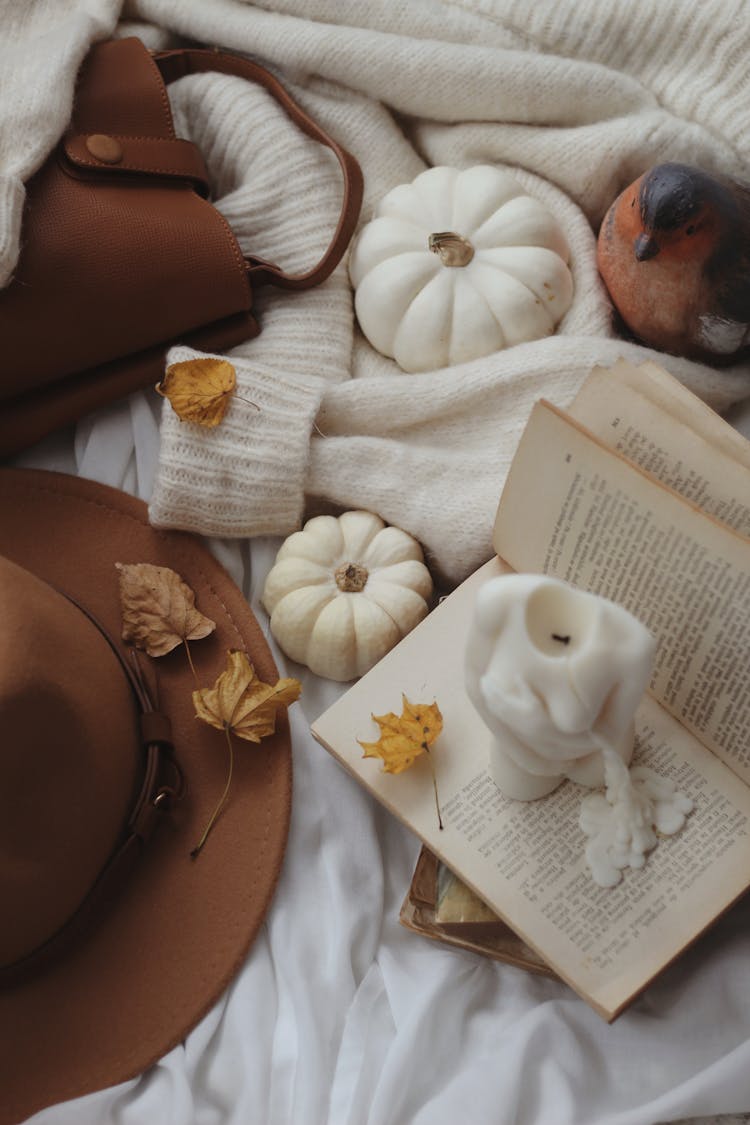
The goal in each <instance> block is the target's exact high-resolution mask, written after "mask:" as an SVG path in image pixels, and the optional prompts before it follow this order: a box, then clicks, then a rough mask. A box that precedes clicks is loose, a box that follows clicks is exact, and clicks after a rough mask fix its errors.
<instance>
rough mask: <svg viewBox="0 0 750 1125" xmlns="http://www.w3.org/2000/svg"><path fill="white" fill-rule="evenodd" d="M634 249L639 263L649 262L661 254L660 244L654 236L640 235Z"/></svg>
mask: <svg viewBox="0 0 750 1125" xmlns="http://www.w3.org/2000/svg"><path fill="white" fill-rule="evenodd" d="M633 249H634V251H635V256H636V258H637V260H638V261H639V262H647V261H648V260H649V258H653V257H655V255H656V254H658V253H659V243H658V242H657V241H656V239H655V238H654V236H653V235H652V234H645V233H644V234H639V235H638V237H637V238H636V239H635V241H634V243H633Z"/></svg>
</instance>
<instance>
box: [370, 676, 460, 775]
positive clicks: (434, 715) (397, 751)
mask: <svg viewBox="0 0 750 1125" xmlns="http://www.w3.org/2000/svg"><path fill="white" fill-rule="evenodd" d="M401 700H402V710H401V714H400V715H395V714H394V713H393V711H389V712H388V714H387V715H373V716H372V717H373V719H374V720H375V722H376V723H377V724H378V726H379V727H380V738H379V739H378V740H377V742H362V741H361V740H360V739H357V741H358V742H359V744H360V746H361V747H362V749H363V750H364V755H363V756H364V757H365V758H381V759H382V762H383V770H384V771H385V772H386V773H402V772H403V771H404V770H408V768H409V766H411V765H413V764H414V762H415V761H416V760H417V758H418V757H419V756H420V754H424V752H425V751H426V750H429V748H430V746H431V745H432V743H433V742H434V741H435V739H436V738H437V736H438V735H439V734H440V732H441V730H442V729H443V716H442V715H441V714H440V708H439V707H438V705H437V703H410V702H409V700H408V699H407V698H406V696H405V695H403V694H402V696H401Z"/></svg>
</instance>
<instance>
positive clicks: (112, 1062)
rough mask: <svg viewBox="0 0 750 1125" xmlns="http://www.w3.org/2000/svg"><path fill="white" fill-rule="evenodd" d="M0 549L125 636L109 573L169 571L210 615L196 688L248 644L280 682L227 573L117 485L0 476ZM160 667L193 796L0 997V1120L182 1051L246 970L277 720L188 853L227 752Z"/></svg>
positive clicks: (285, 802)
mask: <svg viewBox="0 0 750 1125" xmlns="http://www.w3.org/2000/svg"><path fill="white" fill-rule="evenodd" d="M0 554H3V555H5V556H6V557H7V558H10V559H12V560H13V561H14V562H16V563H18V564H20V565H22V566H24V567H26V568H27V569H28V570H30V571H32V572H33V573H35V574H36V575H38V576H39V577H41V578H43V579H45V580H46V581H48V582H50V583H51V584H53V585H54V586H56V587H57V588H58V589H60V590H62V591H63V592H65V593H67V594H70V595H71V596H72V597H74V598H75V599H76V600H78V601H79V602H80V603H81V604H82V605H83V606H84V607H85V608H86V609H87V610H89V611H90V612H92V613H93V614H94V615H95V616H96V618H97V619H98V620H99V621H100V622H101V623H102V625H103V626H104V627H105V628H106V629H107V630H108V631H109V632H110V634H111V635H112V636H114V637H116V638H118V639H119V637H120V632H121V619H120V608H119V598H118V574H117V571H116V568H115V565H114V564H115V563H116V562H125V563H137V562H150V563H155V564H157V565H160V566H168V567H171V568H172V569H173V570H176V571H177V572H178V573H179V574H180V575H181V576H182V577H183V578H184V580H185V581H186V582H187V583H188V585H189V586H191V587H192V589H193V590H194V591H195V594H196V604H197V606H198V608H199V609H200V611H201V612H202V613H204V614H206V615H207V616H208V617H210V618H212V619H213V620H214V621H215V622H216V631H215V632H214V633H213V634H212V635H211V636H210V637H207V638H205V639H203V640H201V641H199V642H195V643H194V644H192V645H191V655H192V657H193V661H194V664H195V666H196V671H197V676H198V680H199V683H200V686H210V685H211V684H212V683H213V682H214V680H215V678H216V677H217V675H218V674H219V673H220V672H221V671H223V669H224V665H225V653H226V651H227V650H228V649H230V648H240V649H244V650H246V651H247V653H248V655H249V658H250V660H251V662H252V663H253V664H254V666H255V668H256V670H257V672H258V675H259V676H260V677H261V679H263V680H265V681H270V682H274V681H275V679H276V678H277V676H278V673H277V670H276V667H275V665H274V661H273V657H272V656H271V653H270V650H269V648H268V645H267V643H266V640H265V637H264V636H263V633H262V631H261V629H260V626H259V625H258V622H257V621H256V619H255V617H254V616H253V613H252V611H251V609H250V607H249V606H248V604H247V602H246V601H245V599H244V598H243V596H242V594H241V593H240V591H239V590H238V589H237V587H236V586H235V584H234V583H233V582H232V580H231V579H230V578H229V576H228V575H227V573H226V572H225V571H224V569H223V568H222V567H221V566H220V564H219V563H218V562H217V561H216V560H215V559H214V558H213V556H212V555H211V554H210V553H209V552H208V551H207V550H206V548H205V547H204V546H202V545H201V543H200V542H199V541H198V540H197V539H195V538H194V537H193V536H191V535H187V534H183V533H180V532H168V531H159V530H157V529H155V528H153V527H151V526H150V525H149V523H148V518H147V511H146V506H145V505H144V504H143V503H141V502H140V501H138V500H136V499H134V498H132V497H130V496H128V495H126V494H124V493H122V492H118V491H116V490H115V489H112V488H108V487H106V486H104V485H100V484H96V483H94V482H91V481H86V480H81V479H79V478H76V477H70V476H65V475H62V474H58V473H50V472H44V471H39V470H16V469H2V470H0ZM144 659H145V660H146V661H148V658H144ZM155 663H156V664H157V678H158V686H159V707H160V709H161V710H162V711H164V712H165V713H166V714H167V715H168V716H169V718H170V720H171V723H172V731H173V736H174V746H175V756H176V757H177V759H178V761H179V764H180V766H181V768H182V770H183V772H184V775H185V780H186V784H187V792H186V796H185V797H184V798H183V800H182V801H181V803H180V805H179V806H178V807H177V809H176V810H175V813H174V814H173V815H172V816H170V818H169V820H168V822H167V823H166V824H164V825H161V826H160V827H159V829H158V831H157V832H156V833H155V835H154V837H153V839H152V840H151V841H150V842H149V844H148V846H147V849H146V851H145V853H144V855H143V857H142V859H141V861H140V862H139V864H138V867H137V869H136V870H135V872H134V873H133V874H132V876H131V877H130V878H129V880H128V881H127V883H126V885H125V887H124V888H123V891H122V893H121V895H120V896H119V897H118V899H117V901H116V902H115V903H114V905H113V906H112V907H111V908H110V909H109V910H108V911H107V913H106V914H105V915H104V916H103V917H102V918H101V919H100V920H99V921H98V922H97V923H96V925H95V926H94V927H93V928H92V929H91V930H90V931H89V932H88V933H87V934H86V935H85V936H84V937H82V938H81V939H80V941H79V942H78V943H77V944H76V945H75V946H74V947H72V948H71V949H69V950H66V952H65V954H64V955H63V956H62V957H61V958H59V959H58V960H56V961H53V962H52V963H51V964H49V965H48V966H47V967H45V968H44V969H43V970H42V971H40V973H39V974H38V975H36V976H33V977H31V978H30V979H27V980H25V981H24V982H23V983H22V984H19V985H16V986H14V987H12V988H5V989H2V990H0V1058H2V1060H3V1066H2V1069H3V1075H4V1077H3V1083H2V1086H3V1089H2V1095H1V1096H0V1105H1V1106H2V1108H1V1109H0V1120H2V1121H3V1122H4V1121H8V1122H17V1121H19V1120H22V1119H25V1118H26V1117H28V1116H29V1115H31V1114H32V1113H33V1112H35V1111H37V1110H39V1109H41V1108H43V1107H45V1106H48V1105H52V1104H55V1103H57V1102H60V1101H63V1100H66V1099H69V1098H73V1097H77V1096H80V1095H82V1094H85V1093H89V1092H91V1091H93V1090H97V1089H102V1088H103V1087H106V1086H111V1085H114V1084H116V1083H119V1082H123V1081H125V1080H126V1079H129V1078H132V1077H135V1076H136V1075H138V1074H140V1073H142V1072H143V1071H144V1070H145V1069H146V1068H147V1067H149V1066H150V1065H151V1064H153V1063H154V1062H156V1061H157V1060H158V1059H159V1058H161V1057H162V1056H163V1055H164V1054H166V1053H167V1052H168V1051H169V1050H170V1049H171V1048H172V1047H174V1046H175V1045H176V1044H177V1043H179V1042H180V1041H181V1040H182V1039H183V1038H184V1037H185V1035H186V1034H187V1033H188V1032H189V1031H190V1030H191V1029H192V1028H193V1027H194V1026H195V1024H196V1023H198V1021H199V1020H200V1019H201V1018H202V1016H203V1015H204V1014H205V1013H206V1012H207V1011H208V1010H209V1009H210V1008H211V1007H212V1005H213V1004H214V1003H215V1001H216V1000H217V999H218V997H219V996H220V995H221V993H222V992H223V991H224V989H225V988H226V986H227V985H228V984H229V982H230V980H231V979H232V977H233V976H234V974H235V973H236V972H237V970H238V969H239V967H240V966H241V964H242V962H243V960H244V958H245V956H246V954H247V951H248V949H249V947H250V944H251V942H252V940H253V938H254V937H255V935H256V933H257V931H258V929H259V927H260V925H261V922H262V921H263V917H264V915H265V913H266V910H267V909H268V906H269V903H270V900H271V897H272V894H273V891H274V887H275V885H276V882H277V879H278V875H279V871H280V868H281V863H282V859H283V855H284V849H285V846H286V840H287V834H288V828H289V818H290V813H291V785H292V766H291V746H290V739H289V727H288V722H287V719H286V715H285V714H282V715H279V718H278V722H277V731H276V734H275V735H273V736H271V737H268V738H265V739H263V741H262V742H261V743H260V744H257V745H254V744H250V743H245V742H242V743H236V745H235V751H234V759H235V765H234V778H233V782H232V789H231V793H230V798H229V801H228V803H227V805H226V806H225V809H224V811H223V813H222V815H221V817H220V819H219V820H218V821H217V823H216V825H215V827H214V829H213V831H212V834H211V836H210V837H209V840H208V842H207V844H206V846H205V848H204V849H203V851H202V852H201V854H200V855H199V856H198V857H197V859H191V857H190V851H191V849H192V848H193V847H194V845H195V844H196V843H197V840H198V839H199V837H200V835H201V832H202V830H203V828H204V826H205V824H206V822H207V820H208V818H209V817H210V815H211V812H212V810H213V808H214V806H215V805H216V802H217V801H218V799H219V797H220V795H221V792H222V789H223V787H224V783H225V781H226V774H227V766H228V748H227V744H226V741H225V739H224V738H223V736H222V734H221V733H220V732H219V731H217V730H214V729H212V728H210V727H208V726H206V725H205V724H204V723H201V722H199V721H198V720H196V718H195V716H194V711H193V707H192V700H191V693H192V691H193V689H194V687H195V683H194V680H193V676H192V673H191V671H190V667H189V664H188V661H187V659H186V656H185V653H184V651H183V650H182V648H181V647H180V648H178V649H176V650H174V651H173V652H172V653H170V654H169V655H168V656H165V657H162V658H160V659H159V660H158V661H156V662H155ZM102 751H103V752H106V732H103V744H102Z"/></svg>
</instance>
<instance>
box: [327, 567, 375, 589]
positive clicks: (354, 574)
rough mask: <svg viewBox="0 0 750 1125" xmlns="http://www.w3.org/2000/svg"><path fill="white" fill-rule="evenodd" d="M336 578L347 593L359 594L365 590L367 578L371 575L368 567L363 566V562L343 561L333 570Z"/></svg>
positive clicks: (340, 587) (339, 586) (337, 582)
mask: <svg viewBox="0 0 750 1125" xmlns="http://www.w3.org/2000/svg"><path fill="white" fill-rule="evenodd" d="M333 576H334V578H335V579H336V585H337V586H338V588H339V590H343V591H344V593H345V594H358V593H360V591H361V590H364V588H365V586H366V585H367V579H368V578H369V577H370V576H369V574H368V573H367V568H366V567H364V566H362V564H361V563H351V562H350V563H342V564H341V566H339V567H337V568H336V570H335V571H334V572H333Z"/></svg>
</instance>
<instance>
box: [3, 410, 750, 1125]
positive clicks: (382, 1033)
mask: <svg viewBox="0 0 750 1125" xmlns="http://www.w3.org/2000/svg"><path fill="white" fill-rule="evenodd" d="M156 418H157V407H156V404H155V403H154V402H153V401H151V400H150V399H149V397H147V395H146V394H138V395H135V396H133V397H132V398H131V399H130V400H128V401H127V402H124V403H120V404H118V405H116V406H113V407H111V408H109V409H107V410H105V411H103V412H101V413H100V414H99V415H97V416H96V417H95V418H93V419H87V420H85V421H84V422H81V423H80V424H79V425H78V427H77V431H76V434H75V437H73V435H66V434H64V435H59V436H55V437H54V438H52V439H49V440H48V441H46V442H45V443H43V444H42V445H41V446H39V447H37V448H36V449H34V450H33V451H31V452H29V453H27V454H26V455H25V456H23V457H22V458H20V459H19V461H18V463H20V464H25V465H34V466H37V467H42V468H52V469H60V470H63V471H71V472H76V473H78V474H79V475H82V476H86V477H91V478H94V479H97V480H100V481H103V482H105V483H108V484H111V485H115V486H119V487H123V488H125V489H126V490H127V491H130V492H133V493H135V494H137V495H140V496H141V497H144V498H145V497H147V496H148V495H149V492H150V488H151V481H152V479H153V473H154V465H155V458H156V450H157V446H158V427H157V421H156ZM733 421H734V422H735V424H737V425H738V427H739V428H741V429H743V430H744V432H745V433H746V434H749V435H750V411H749V410H747V409H745V411H744V412H742V411H740V412H736V413H735V415H734V417H733ZM277 545H278V543H277V541H272V540H263V539H257V540H254V541H253V542H252V543H249V544H248V543H247V542H234V543H231V544H226V543H214V544H213V547H214V549H215V550H216V553H217V554H218V555H219V557H220V558H221V560H222V561H223V562H224V564H225V565H226V566H227V567H228V569H229V570H230V572H231V573H232V575H233V576H234V578H235V579H236V580H237V581H238V583H239V584H240V585H241V586H242V588H243V590H244V592H245V594H246V595H247V596H248V597H249V599H250V602H251V604H252V606H253V608H254V610H255V612H256V615H257V616H258V619H259V620H260V622H261V624H262V625H263V627H264V629H265V630H266V633H268V629H267V624H268V622H267V616H266V614H265V613H264V611H263V610H262V608H261V607H260V605H259V600H258V599H259V592H260V591H261V589H262V584H263V580H264V576H265V574H266V573H267V570H268V568H269V566H270V564H271V562H272V560H273V558H274V554H275V550H276V547H277ZM271 645H272V647H273V648H274V652H275V655H276V659H277V661H278V664H279V668H280V670H281V671H282V674H283V672H284V671H288V672H289V673H291V674H294V675H297V676H299V677H300V678H301V680H302V682H303V694H302V699H301V702H300V703H299V704H297V705H295V706H294V707H293V708H292V711H291V720H292V733H293V748H294V770H295V773H294V800H293V814H292V824H291V831H290V836H289V844H288V849H287V853H286V858H285V862H284V867H283V871H282V875H281V880H280V883H279V886H278V890H277V893H276V896H275V898H274V900H273V903H272V906H271V909H270V912H269V914H268V918H267V921H266V924H265V925H264V927H263V929H262V931H261V933H260V934H259V936H258V938H257V940H256V942H255V944H254V946H253V948H252V950H251V952H250V954H249V956H248V959H247V962H246V964H245V965H244V967H243V969H242V971H241V972H240V974H239V976H238V977H237V978H236V980H235V981H234V983H233V984H232V986H231V987H230V989H229V990H228V992H227V994H226V995H225V996H224V997H222V999H221V1000H220V1001H219V1002H218V1003H217V1005H216V1007H215V1008H214V1010H213V1011H212V1012H211V1013H210V1014H209V1015H208V1016H207V1017H206V1018H205V1019H204V1020H203V1021H202V1022H201V1023H200V1024H199V1025H198V1027H197V1028H196V1029H195V1030H194V1031H193V1032H192V1033H191V1034H190V1035H189V1036H188V1038H187V1040H186V1041H185V1043H184V1044H183V1045H182V1046H180V1047H178V1048H176V1049H175V1050H173V1051H172V1052H171V1053H170V1054H169V1055H168V1056H166V1058H164V1059H163V1060H162V1061H161V1062H160V1063H159V1064H158V1065H157V1066H155V1067H154V1068H152V1070H151V1071H149V1072H148V1073H147V1074H144V1075H143V1076H142V1077H141V1078H139V1079H138V1080H135V1081H132V1082H128V1083H125V1084H123V1085H121V1086H119V1087H116V1088H113V1089H110V1090H104V1091H101V1092H99V1093H95V1094H92V1095H90V1096H88V1097H86V1098H82V1099H78V1100H76V1101H73V1102H69V1103H66V1104H65V1105H62V1106H57V1107H54V1108H50V1109H48V1110H45V1111H43V1112H42V1113H40V1114H38V1115H36V1116H35V1117H34V1118H33V1119H32V1120H33V1122H34V1123H35V1125H105V1123H106V1125H109V1123H113V1125H114V1123H117V1125H454V1123H464V1122H466V1123H468V1125H655V1123H657V1122H667V1121H676V1120H678V1119H683V1118H689V1117H690V1118H692V1117H699V1116H705V1117H707V1118H708V1119H709V1120H710V1121H712V1122H715V1121H717V1120H718V1119H719V1118H720V1115H723V1114H739V1113H743V1112H744V1111H750V1040H749V1039H748V1031H750V943H749V942H748V938H747V929H748V925H750V899H748V900H746V901H745V902H743V903H740V905H739V906H737V907H736V908H735V909H734V910H733V911H732V912H731V913H730V914H729V915H728V916H727V917H726V918H724V919H723V920H722V921H721V922H720V923H719V924H718V925H717V926H716V927H715V928H714V929H713V930H712V931H711V932H710V934H708V935H707V936H706V937H705V938H704V939H703V940H702V941H701V942H700V944H699V945H697V946H696V947H694V948H693V949H692V950H690V951H688V953H687V954H685V955H684V956H683V957H682V958H681V959H680V960H679V962H678V963H677V964H676V965H674V966H673V967H672V968H671V969H670V970H668V971H667V972H666V973H665V974H664V975H663V976H662V977H661V978H660V979H659V980H658V981H657V982H656V983H655V984H654V985H653V986H652V987H651V988H649V989H648V991H647V992H646V993H645V994H644V995H643V997H642V998H641V999H640V1000H638V1001H637V1002H636V1003H635V1004H634V1005H633V1007H632V1008H631V1009H629V1010H628V1011H627V1012H626V1013H625V1014H624V1015H623V1016H622V1017H621V1018H620V1019H619V1020H618V1021H616V1023H614V1024H613V1025H612V1026H607V1025H606V1024H605V1023H604V1022H603V1021H602V1020H601V1019H600V1018H599V1017H598V1016H597V1015H595V1014H594V1012H592V1011H591V1010H590V1009H589V1008H588V1007H587V1005H586V1004H585V1003H584V1002H583V1001H582V1000H580V999H579V998H578V997H577V996H575V995H574V994H573V993H572V992H571V991H570V990H569V989H568V988H567V987H566V986H564V985H562V984H559V983H557V982H555V981H552V980H547V979H544V978H540V977H536V976H532V975H530V974H528V973H525V972H523V971H521V970H519V969H514V968H511V967H509V966H505V965H500V964H496V963H493V962H491V961H489V960H486V959H483V958H482V957H480V956H477V955H473V954H469V953H463V952H460V951H456V950H452V949H448V948H447V947H446V948H443V947H441V946H439V945H437V944H435V943H433V942H430V941H428V940H426V939H423V938H421V937H418V936H416V935H413V934H411V933H409V932H407V931H406V930H404V929H403V928H402V927H401V926H400V925H399V923H398V921H397V916H398V911H399V907H400V905H401V902H402V899H403V897H404V894H405V891H406V889H407V887H408V883H409V880H410V878H411V874H412V870H413V866H414V863H415V861H416V857H417V854H418V851H419V843H418V841H417V840H416V838H415V837H413V836H412V835H411V834H410V833H409V832H408V831H406V830H405V829H404V828H403V827H402V826H401V825H400V824H399V823H397V822H396V821H395V820H394V819H393V818H392V817H391V816H390V815H389V814H388V813H387V812H386V811H385V810H384V809H382V808H381V807H379V806H378V805H377V804H376V802H375V801H374V800H372V799H371V798H370V797H369V796H368V795H367V794H366V793H365V792H364V791H363V790H362V789H361V788H360V787H358V785H357V784H356V783H355V782H354V781H353V780H352V779H351V778H350V777H349V776H348V775H347V774H345V772H344V771H343V770H342V769H341V768H340V767H339V766H338V765H337V764H336V763H335V762H334V761H333V759H332V758H330V757H329V755H328V754H327V753H326V752H325V751H324V750H323V749H322V748H321V747H320V746H319V745H318V744H317V743H316V742H314V741H313V739H312V738H311V736H310V734H309V731H308V724H309V722H310V720H312V719H314V718H315V717H316V716H317V715H318V714H319V713H320V712H321V711H322V710H323V709H324V708H325V707H327V706H328V705H329V704H330V703H331V702H332V701H333V700H334V699H335V698H336V696H337V695H338V693H339V692H340V691H342V690H343V689H342V687H341V686H340V685H336V684H333V683H331V682H327V681H323V680H321V679H319V678H318V677H315V676H313V675H312V674H310V673H307V672H306V671H305V670H303V669H300V668H299V667H298V666H296V665H291V664H289V662H286V661H285V659H284V657H283V656H282V654H281V653H280V652H279V651H278V649H277V648H276V647H275V645H274V644H273V641H272V640H271ZM102 1001H103V1002H106V998H105V997H103V998H102ZM112 1018H113V1019H117V1013H116V1012H113V1013H112ZM732 1120H734V1118H732ZM743 1120H745V1118H744V1117H743ZM725 1125H728V1122H726V1123H725Z"/></svg>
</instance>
